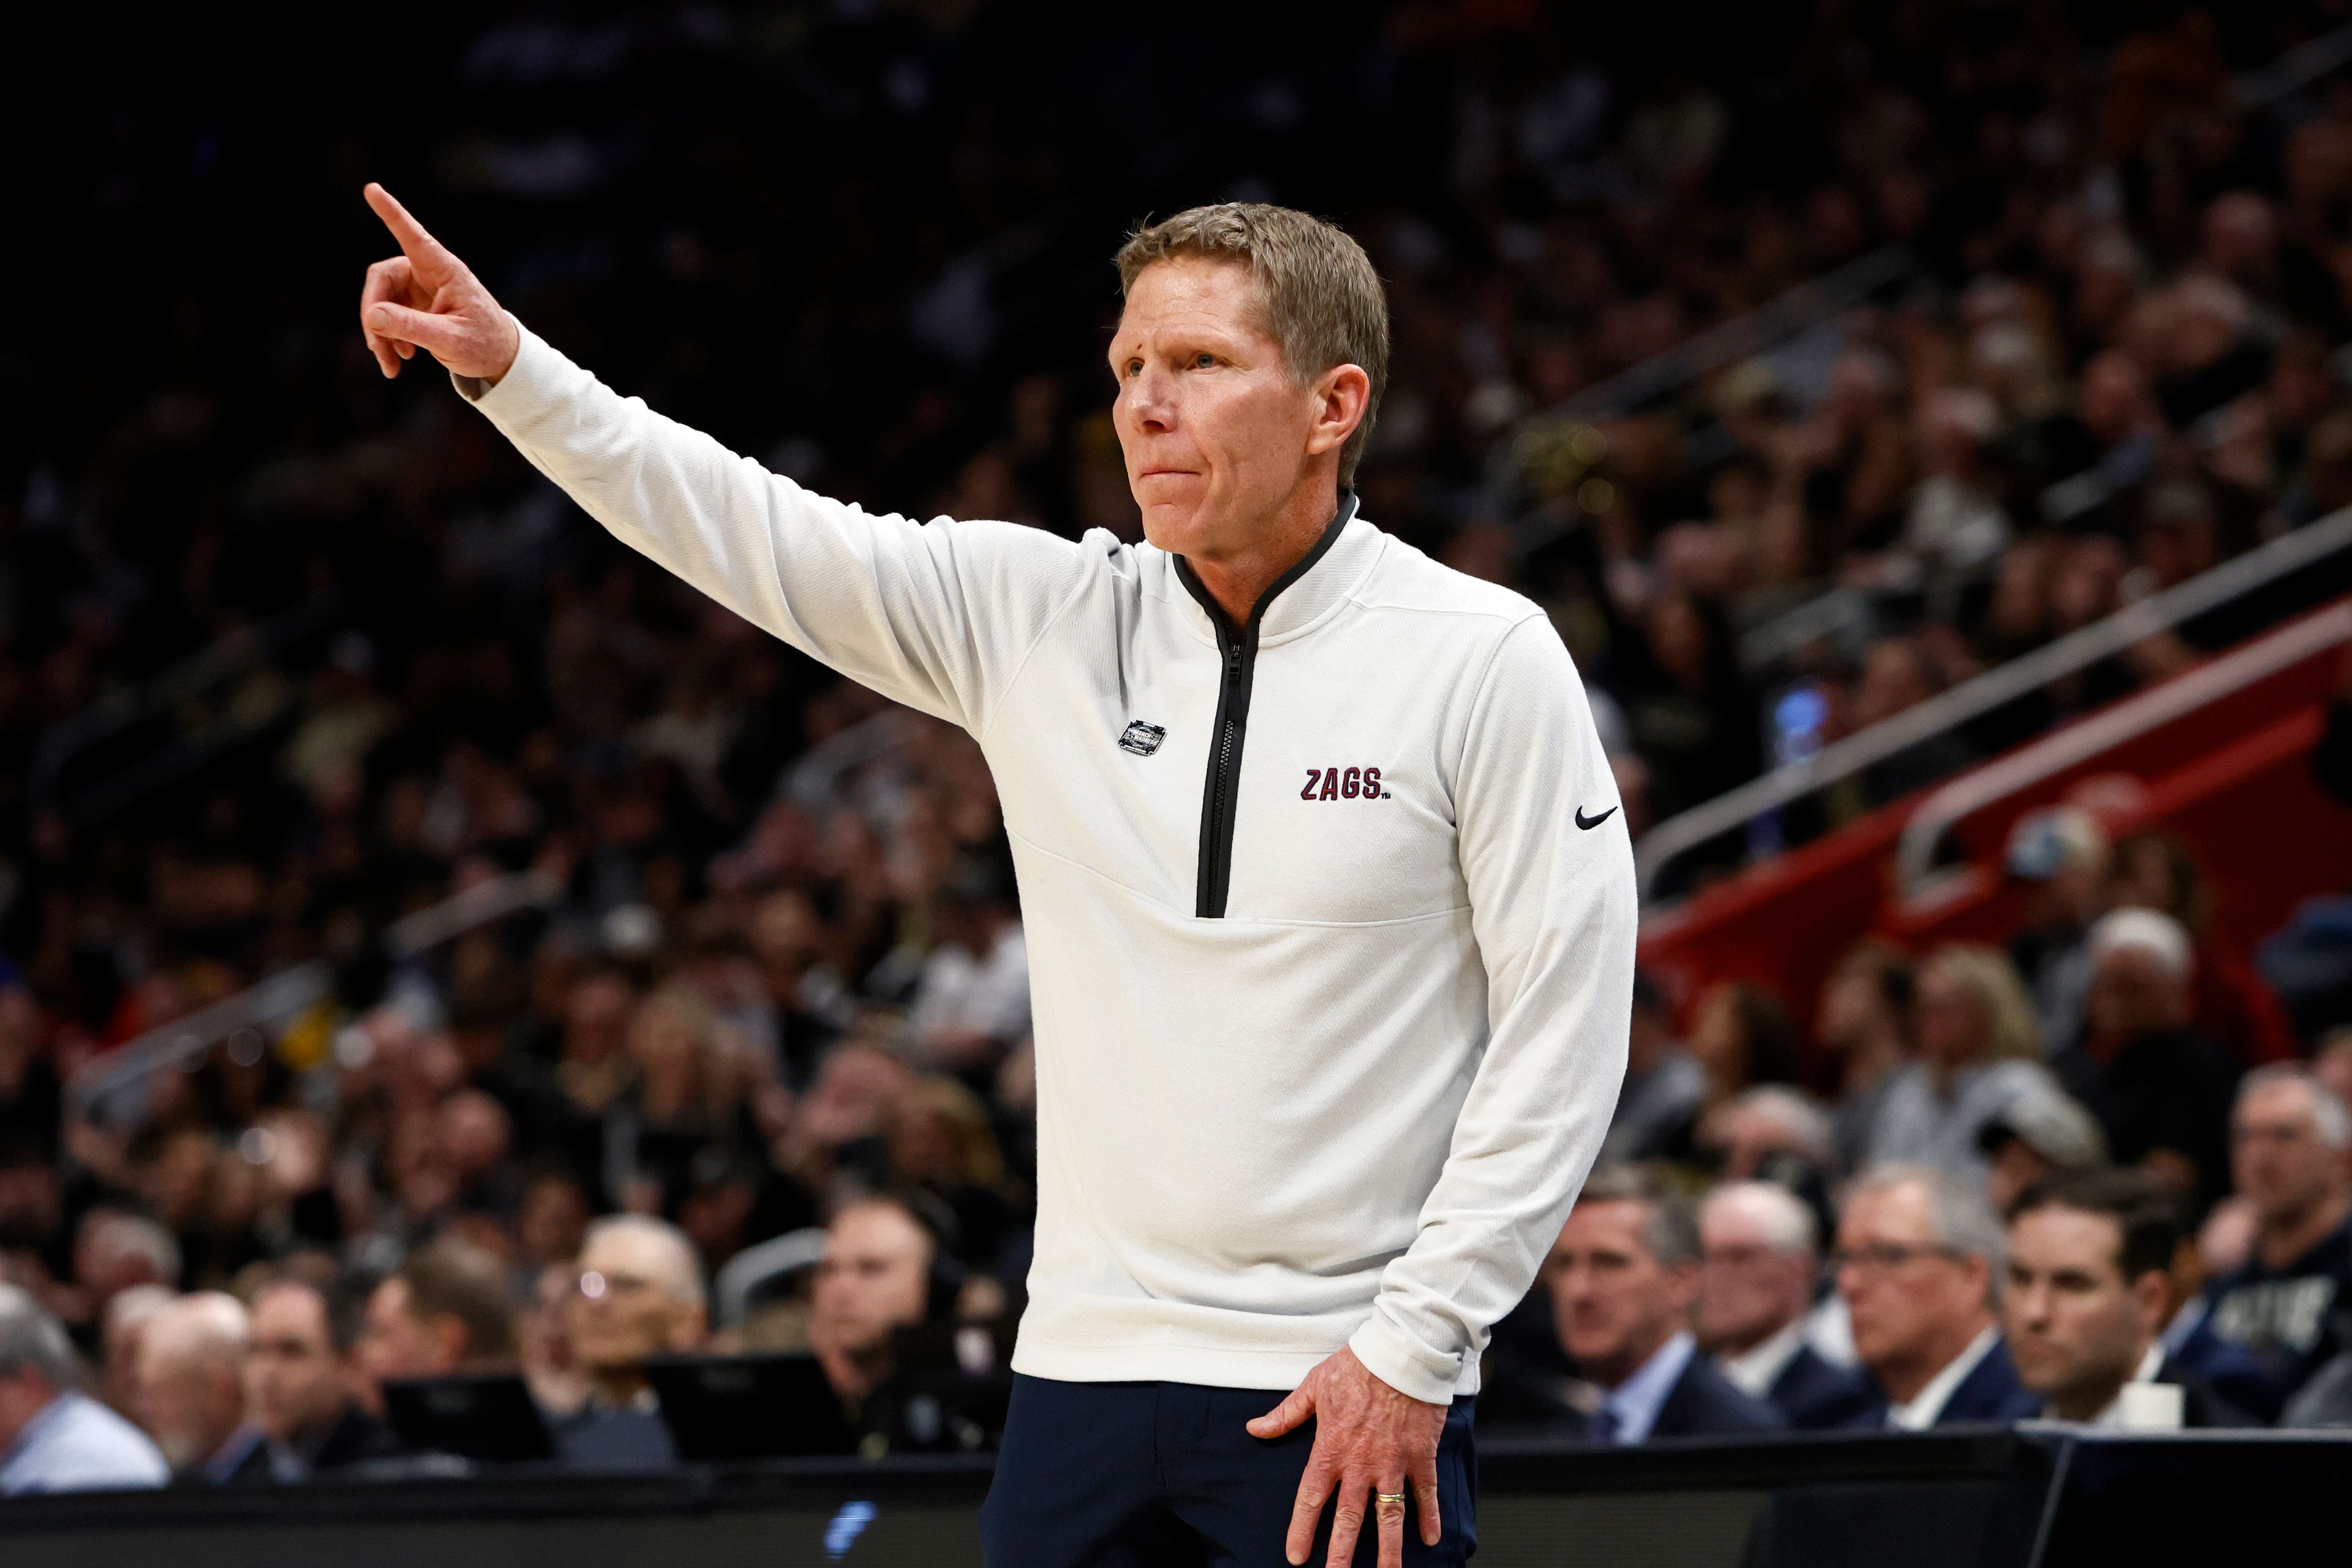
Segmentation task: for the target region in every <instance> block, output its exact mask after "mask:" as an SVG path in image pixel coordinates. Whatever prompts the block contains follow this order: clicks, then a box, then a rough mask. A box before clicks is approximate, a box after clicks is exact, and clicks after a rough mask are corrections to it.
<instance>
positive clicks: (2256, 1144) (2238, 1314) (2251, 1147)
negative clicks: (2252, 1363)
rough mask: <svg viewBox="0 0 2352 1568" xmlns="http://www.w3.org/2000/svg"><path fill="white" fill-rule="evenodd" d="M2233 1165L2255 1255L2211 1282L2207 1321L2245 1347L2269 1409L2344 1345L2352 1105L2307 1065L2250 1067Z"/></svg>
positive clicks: (2233, 1134)
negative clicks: (2261, 1377) (2247, 1208)
mask: <svg viewBox="0 0 2352 1568" xmlns="http://www.w3.org/2000/svg"><path fill="white" fill-rule="evenodd" d="M2230 1141H2231V1169H2232V1171H2233V1173H2234V1174H2235V1175H2236V1178H2237V1184H2238V1190H2239V1191H2240V1192H2241V1193H2242V1194H2244V1195H2245V1198H2246V1200H2247V1202H2248V1203H2249V1204H2250V1205H2252V1209H2253V1215H2254V1225H2255V1228H2254V1237H2253V1249H2252V1256H2251V1257H2249V1258H2247V1259H2246V1261H2245V1263H2244V1264H2243V1265H2242V1266H2241V1267H2239V1268H2236V1269H2234V1270H2232V1271H2231V1272H2230V1273H2227V1274H2224V1275H2222V1276H2221V1278H2220V1279H2216V1280H2214V1281H2213V1284H2212V1286H2211V1288H2210V1299H2211V1301H2212V1316H2211V1322H2212V1327H2213V1331H2214V1332H2215V1333H2216V1334H2218V1335H2219V1336H2220V1337H2221V1338H2222V1339H2223V1340H2225V1341H2227V1342H2230V1343H2231V1344H2235V1345H2240V1346H2242V1347H2243V1348H2244V1349H2246V1350H2247V1351H2249V1352H2252V1354H2253V1356H2254V1358H2255V1360H2256V1361H2257V1362H2259V1363H2261V1365H2262V1368H2263V1373H2264V1374H2265V1376H2266V1378H2267V1380H2268V1388H2269V1407H2268V1408H2266V1409H2263V1410H2259V1411H2257V1412H2255V1414H2257V1415H2263V1416H2270V1415H2275V1414H2277V1411H2278V1408H2279V1407H2280V1406H2281V1405H2284V1402H2285V1401H2286V1400H2287V1399H2288V1398H2289V1397H2291V1396H2292V1395H2293V1394H2294V1392H2295V1391H2296V1390H2297V1389H2298V1388H2300V1387H2302V1386H2303V1384H2304V1383H2305V1381H2306V1380H2307V1379H2309V1378H2310V1376H2311V1375H2312V1373H2314V1372H2315V1370H2316V1369H2317V1368H2318V1367H2319V1366H2320V1365H2321V1364H2322V1363H2325V1362H2326V1361H2328V1360H2329V1359H2330V1358H2332V1357H2333V1356H2335V1355H2336V1354H2337V1353H2338V1352H2341V1351H2343V1350H2344V1349H2345V1348H2346V1342H2345V1339H2344V1336H2343V1331H2342V1329H2341V1328H2340V1326H2339V1324H2338V1319H2339V1317H2340V1315H2341V1313H2342V1311H2343V1310H2344V1308H2345V1307H2346V1306H2347V1305H2352V1170H2347V1151H2352V1114H2347V1111H2346V1110H2345V1106H2344V1102H2343V1101H2342V1100H2338V1099H2336V1096H2335V1095H2334V1094H2332V1093H2330V1092H2329V1091H2328V1090H2327V1089H2326V1087H2325V1086H2323V1085H2322V1084H2321V1083H2320V1082H2319V1080H2318V1079H2315V1078H2314V1077H2313V1076H2312V1075H2311V1073H2310V1072H2309V1070H2308V1069H2306V1068H2301V1067H2296V1066H2289V1065H2285V1064H2279V1065H2275V1066H2272V1067H2265V1068H2255V1069H2254V1070H2253V1071H2252V1072H2251V1073H2248V1074H2247V1075H2246V1079H2245V1082H2244V1083H2243V1084H2242V1085H2240V1086H2239V1089H2238V1101H2237V1106H2236V1108H2235V1110H2233V1111H2232V1112H2231V1121H2230Z"/></svg>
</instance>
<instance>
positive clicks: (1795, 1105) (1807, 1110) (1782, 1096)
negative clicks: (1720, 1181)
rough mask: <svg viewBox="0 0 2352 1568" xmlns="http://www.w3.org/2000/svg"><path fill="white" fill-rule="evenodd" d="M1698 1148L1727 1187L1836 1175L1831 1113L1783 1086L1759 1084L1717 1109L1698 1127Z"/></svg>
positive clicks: (1823, 1177)
mask: <svg viewBox="0 0 2352 1568" xmlns="http://www.w3.org/2000/svg"><path fill="white" fill-rule="evenodd" d="M1698 1142H1699V1144H1700V1147H1701V1148H1702V1149H1704V1150H1705V1151H1706V1152H1707V1153H1709V1154H1710V1155H1712V1156H1714V1157H1715V1158H1716V1160H1717V1162H1718V1163H1719V1166H1720V1173H1721V1174H1722V1176H1723V1178H1724V1179H1725V1180H1727V1181H1733V1182H1747V1181H1753V1180H1755V1179H1757V1178H1758V1177H1759V1176H1764V1175H1769V1176H1770V1177H1771V1178H1773V1179H1775V1180H1780V1181H1787V1180H1790V1179H1794V1178H1795V1177H1796V1175H1797V1173H1807V1174H1809V1175H1810V1176H1811V1177H1812V1178H1814V1179H1816V1180H1826V1179H1827V1178H1828V1177H1830V1176H1832V1175H1833V1174H1834V1173H1835V1172H1836V1170H1837V1144H1836V1134H1835V1132H1834V1131H1833V1129H1832V1124H1831V1121H1830V1117H1829V1113H1828V1112H1827V1111H1825V1110H1822V1108H1821V1107H1820V1106H1819V1105H1818V1104H1816V1103H1815V1102H1814V1101H1813V1100H1812V1098H1811V1096H1810V1095H1807V1094H1806V1093H1805V1092H1804V1091H1803V1090H1802V1089H1790V1087H1789V1086H1788V1085H1787V1084H1785V1083H1759V1084H1758V1085H1757V1086H1756V1087H1755V1088H1753V1089H1742V1090H1740V1091H1739V1092H1738V1094H1736V1095H1734V1096H1732V1097H1731V1099H1730V1100H1727V1101H1725V1102H1724V1103H1723V1104H1721V1105H1718V1106H1717V1107H1716V1108H1715V1109H1714V1110H1711V1111H1709V1112H1708V1113H1707V1115H1706V1121H1703V1122H1701V1123H1700V1124H1699V1132H1698Z"/></svg>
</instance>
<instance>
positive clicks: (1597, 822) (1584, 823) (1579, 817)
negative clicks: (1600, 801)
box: [1576, 805, 1617, 829]
mask: <svg viewBox="0 0 2352 1568" xmlns="http://www.w3.org/2000/svg"><path fill="white" fill-rule="evenodd" d="M1616 815H1617V808H1616V807H1615V806H1613V805H1612V806H1611V807H1610V808H1609V809H1608V810H1606V811H1604V812H1602V813H1601V815H1600V816H1593V817H1588V816H1585V815H1584V807H1582V806H1578V807H1577V808H1576V825H1577V826H1579V827H1582V828H1588V829H1590V828H1594V827H1598V826H1601V824H1602V823H1604V822H1606V821H1608V820H1609V819H1610V818H1611V817H1612V816H1616Z"/></svg>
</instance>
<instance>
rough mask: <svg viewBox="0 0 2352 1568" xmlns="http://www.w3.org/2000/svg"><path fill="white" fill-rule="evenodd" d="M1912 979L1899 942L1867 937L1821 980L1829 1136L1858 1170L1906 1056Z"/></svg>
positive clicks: (1845, 1165) (1845, 1167) (1848, 1165)
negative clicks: (1830, 1080) (1832, 1076)
mask: <svg viewBox="0 0 2352 1568" xmlns="http://www.w3.org/2000/svg"><path fill="white" fill-rule="evenodd" d="M1915 990H1916V973H1915V972H1914V970H1913V968H1912V965H1911V959H1910V956H1909V955H1908V954H1907V953H1906V952H1904V951H1903V950H1902V949H1901V948H1898V947H1894V946H1891V945H1889V944H1887V943H1885V942H1862V943H1859V944H1858V945H1856V946H1855V947H1854V948H1853V949H1852V950H1851V951H1849V952H1847V953H1846V955H1845V956H1844V957H1843V958H1842V959H1840V960H1839V961H1838V965H1837V967H1836V968H1835V969H1833V970H1832V971H1831V972H1830V977H1829V979H1828V980H1827V981H1826V982H1825V983H1823V984H1822V1000H1821V1010H1820V1016H1819V1023H1818V1026H1817V1027H1818V1032H1819V1036H1820V1040H1821V1047H1822V1050H1823V1051H1824V1052H1826V1053H1828V1055H1829V1056H1830V1057H1831V1058H1832V1059H1833V1060H1834V1061H1835V1062H1836V1064H1837V1105H1836V1109H1835V1110H1834V1111H1833V1112H1832V1121H1833V1128H1832V1135H1833V1136H1834V1138H1835V1140H1836V1143H1837V1163H1838V1169H1840V1170H1842V1171H1854V1170H1859V1169H1861V1168H1862V1163H1863V1160H1864V1155H1865V1153H1866V1150H1865V1147H1864V1145H1865V1143H1866V1142H1867V1140H1868V1138H1869V1136H1870V1131H1871V1129H1872V1127H1873V1126H1874V1124H1875V1123H1876V1121H1877V1120H1878V1115H1879V1110H1880V1108H1881V1107H1882V1106H1883V1105H1884V1104H1885V1100H1886V1093H1887V1090H1888V1089H1889V1088H1891V1087H1892V1086H1893V1084H1894V1082H1895V1078H1896V1076H1897V1074H1898V1072H1899V1071H1900V1069H1901V1068H1902V1067H1903V1065H1904V1064H1905V1063H1906V1061H1908V1060H1909V1059H1910V1056H1911V1045H1912V1042H1911V1026H1912V1021H1913V1017H1914V1009H1913V1005H1912V998H1913V995H1914V994H1915Z"/></svg>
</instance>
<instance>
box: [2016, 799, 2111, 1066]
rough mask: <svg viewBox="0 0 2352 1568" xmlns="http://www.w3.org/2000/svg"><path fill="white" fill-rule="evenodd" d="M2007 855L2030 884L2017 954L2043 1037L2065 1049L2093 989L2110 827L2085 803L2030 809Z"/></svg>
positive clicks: (2077, 1029)
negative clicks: (2095, 931) (2094, 936)
mask: <svg viewBox="0 0 2352 1568" xmlns="http://www.w3.org/2000/svg"><path fill="white" fill-rule="evenodd" d="M2004 861H2005V864H2006V868H2007V869H2008V872H2009V876H2010V879H2011V881H2014V882H2019V883H2023V884H2025V885H2026V887H2027V888H2028V889H2030V891H2029V892H2028V894H2027V896H2026V908H2025V923H2024V926H2023V927H2022V929H2021V930H2020V931H2018V933H2017V934H2016V935H2015V936H2014V937H2012V938H2011V939H2010V943H2009V956H2010V958H2011V960H2012V961H2013V962H2014V963H2016V964H2017V973H2018V974H2019V975H2020V976H2021V978H2022V979H2023V980H2024V981H2025V984H2026V987H2027V989H2028V990H2030V991H2031V992H2032V994H2033V1019H2034V1022H2035V1023H2037V1024H2039V1025H2040V1026H2042V1041H2043V1043H2044V1044H2045V1045H2047V1046H2048V1047H2050V1048H2051V1049H2052V1050H2053V1051H2056V1050H2062V1049H2063V1048H2064V1047H2068V1046H2071V1045H2073V1044H2074V1041H2075V1039H2076V1038H2077V1037H2079V1036H2080V1035H2081V1034H2082V1030H2083V1013H2084V1003H2085V1001H2086V1000H2087V999H2088V997H2089V995H2090V992H2091V949H2090V942H2089V941H2088V937H2089V932H2090V928H2091V922H2092V921H2093V920H2095V918H2096V917H2097V915H2098V913H2099V902H2100V900H2101V899H2102V898H2104V897H2105V893H2106V887H2107V868H2108V866H2109V865H2110V863H2111V861H2112V849H2111V847H2110V846H2109V844H2108V841H2107V831H2106V829H2105V828H2104V827H2102V826H2099V819H2098V818H2097V817H2095V816H2092V815H2091V814H2090V813H2089V812H2087V811H2085V810H2084V809H2083V808H2082V807H2081V806H2079V805H2053V806H2047V807H2044V808H2043V809H2042V810H2039V811H2029V812H2027V813H2026V814H2025V815H2024V816H2021V817H2019V818H2018V819H2017V823H2016V826H2013V827H2011V829H2010V832H2009V847H2008V850H2007V852H2006V854H2005V856H2004Z"/></svg>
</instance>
